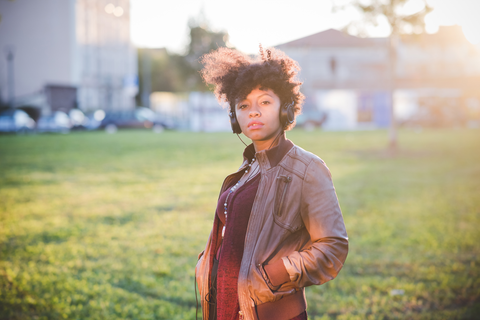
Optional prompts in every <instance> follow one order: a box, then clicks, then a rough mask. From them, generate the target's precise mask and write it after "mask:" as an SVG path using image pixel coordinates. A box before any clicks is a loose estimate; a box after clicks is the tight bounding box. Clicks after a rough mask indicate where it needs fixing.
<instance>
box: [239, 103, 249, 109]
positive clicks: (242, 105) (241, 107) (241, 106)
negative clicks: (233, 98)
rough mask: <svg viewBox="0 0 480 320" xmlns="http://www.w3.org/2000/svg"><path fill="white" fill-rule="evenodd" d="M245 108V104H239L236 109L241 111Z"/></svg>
mask: <svg viewBox="0 0 480 320" xmlns="http://www.w3.org/2000/svg"><path fill="white" fill-rule="evenodd" d="M246 107H247V105H246V104H240V105H238V106H237V109H239V110H242V109H245V108H246Z"/></svg>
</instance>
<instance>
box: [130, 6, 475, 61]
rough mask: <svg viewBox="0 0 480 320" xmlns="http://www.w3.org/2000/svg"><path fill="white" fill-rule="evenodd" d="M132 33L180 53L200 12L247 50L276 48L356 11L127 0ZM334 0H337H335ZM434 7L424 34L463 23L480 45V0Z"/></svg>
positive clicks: (142, 42) (384, 31)
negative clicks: (444, 26)
mask: <svg viewBox="0 0 480 320" xmlns="http://www.w3.org/2000/svg"><path fill="white" fill-rule="evenodd" d="M130 1H131V35H132V42H133V44H134V45H136V46H137V47H149V48H162V47H166V48H167V49H168V50H170V51H173V52H178V53H183V50H185V48H186V46H187V44H188V41H189V38H188V21H189V19H191V18H196V17H199V16H200V14H201V13H202V14H203V16H204V17H205V18H206V20H207V21H208V23H209V26H210V27H211V29H213V30H215V31H227V32H228V34H229V36H230V43H231V44H232V45H233V46H235V47H236V48H237V49H239V50H241V51H243V52H245V53H255V52H257V51H258V45H259V43H262V45H264V46H265V47H267V46H275V45H278V44H282V43H285V42H288V41H292V40H295V39H299V38H302V37H305V36H308V35H311V34H314V33H317V32H320V31H324V30H327V29H330V28H334V29H341V28H342V27H343V26H345V25H347V24H348V23H349V22H351V21H354V20H358V19H359V15H358V13H356V11H355V10H353V9H351V10H347V11H343V12H337V13H333V12H332V0H296V1H292V0H241V1H231V0H175V1H166V0H130ZM337 1H338V0H337ZM421 1H422V0H410V2H409V5H408V6H407V7H406V8H405V10H407V11H408V10H416V8H417V7H418V6H419V5H420V4H421ZM428 3H429V5H430V6H432V7H434V10H433V12H431V13H430V14H429V15H428V16H427V17H426V19H425V20H426V29H427V32H428V33H435V32H436V31H437V30H438V27H439V26H440V25H454V24H458V25H460V26H462V29H463V32H464V34H465V36H466V37H467V39H468V40H469V41H470V42H472V43H474V44H479V43H480V19H479V18H478V17H479V16H480V0H428ZM368 33H369V36H373V37H385V36H387V35H388V33H389V28H388V26H387V24H386V22H382V21H380V23H379V26H378V27H371V28H369V29H368Z"/></svg>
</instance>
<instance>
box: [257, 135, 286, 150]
mask: <svg viewBox="0 0 480 320" xmlns="http://www.w3.org/2000/svg"><path fill="white" fill-rule="evenodd" d="M282 134H283V131H280V132H278V133H277V134H276V135H275V136H273V137H272V138H270V139H267V140H262V141H252V142H253V147H254V148H255V152H260V151H262V150H268V149H270V148H272V147H275V146H276V145H277V144H278V143H279V142H280V138H281V135H282Z"/></svg>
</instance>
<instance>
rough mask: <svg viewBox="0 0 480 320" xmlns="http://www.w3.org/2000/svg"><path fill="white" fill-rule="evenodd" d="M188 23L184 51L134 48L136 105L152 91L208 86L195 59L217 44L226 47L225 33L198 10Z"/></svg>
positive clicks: (188, 89) (198, 88)
mask: <svg viewBox="0 0 480 320" xmlns="http://www.w3.org/2000/svg"><path fill="white" fill-rule="evenodd" d="M188 25H189V29H190V31H189V34H190V41H189V44H188V46H187V48H186V50H185V51H186V53H185V55H181V54H176V53H171V52H168V50H166V49H165V48H161V49H147V48H142V49H138V64H139V65H138V73H139V75H138V76H139V89H140V90H139V94H138V95H137V97H136V100H137V104H138V105H146V104H145V103H146V102H145V100H146V99H148V96H149V95H150V93H151V92H154V91H169V92H185V91H207V90H208V89H209V88H208V87H207V86H206V85H205V83H204V82H203V80H202V78H201V76H200V69H201V64H200V63H199V61H198V60H199V58H200V57H201V56H202V55H204V54H205V53H208V52H210V51H212V50H215V49H217V48H219V47H225V46H229V47H230V44H229V42H228V33H226V32H223V31H220V32H215V31H213V30H211V29H210V27H209V26H208V23H207V22H206V19H205V18H204V16H203V14H202V13H200V14H199V16H198V17H197V18H194V19H190V21H189V23H188ZM147 73H149V74H147ZM145 89H146V90H145ZM146 91H149V92H146ZM150 91H151V92H150ZM142 93H143V98H142ZM142 100H143V102H142Z"/></svg>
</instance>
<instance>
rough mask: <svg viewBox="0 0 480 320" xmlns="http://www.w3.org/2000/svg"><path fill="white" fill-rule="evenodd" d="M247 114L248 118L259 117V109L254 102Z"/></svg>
mask: <svg viewBox="0 0 480 320" xmlns="http://www.w3.org/2000/svg"><path fill="white" fill-rule="evenodd" d="M249 116H250V118H254V117H260V109H259V108H258V105H257V104H256V103H254V104H253V106H252V108H250V113H249Z"/></svg>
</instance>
